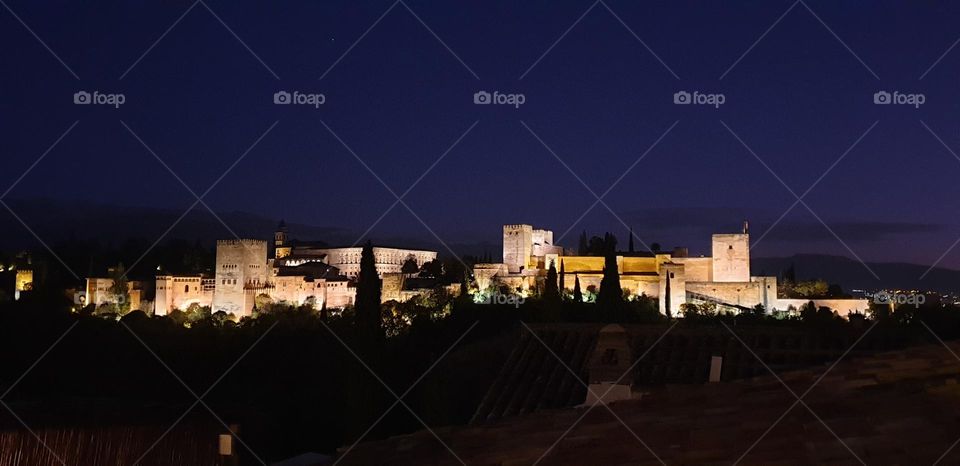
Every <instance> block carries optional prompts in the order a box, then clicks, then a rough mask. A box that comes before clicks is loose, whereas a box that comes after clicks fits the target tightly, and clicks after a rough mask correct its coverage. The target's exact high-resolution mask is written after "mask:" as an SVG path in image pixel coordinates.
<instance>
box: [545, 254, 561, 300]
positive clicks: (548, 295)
mask: <svg viewBox="0 0 960 466" xmlns="http://www.w3.org/2000/svg"><path fill="white" fill-rule="evenodd" d="M543 299H544V300H546V301H553V302H556V301H559V300H560V290H559V289H558V288H557V268H556V267H555V266H554V264H553V262H550V268H549V269H547V279H546V281H545V283H544V285H543Z"/></svg>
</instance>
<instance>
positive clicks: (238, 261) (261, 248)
mask: <svg viewBox="0 0 960 466" xmlns="http://www.w3.org/2000/svg"><path fill="white" fill-rule="evenodd" d="M216 267H217V269H216V276H215V281H214V291H213V307H212V312H219V311H223V312H226V313H227V314H233V315H235V316H237V317H244V316H248V315H250V314H251V313H252V312H253V304H254V298H255V297H256V294H255V293H251V291H255V290H257V289H258V288H261V287H266V286H267V285H268V283H269V279H268V278H269V276H270V268H269V266H268V264H267V242H266V241H261V240H252V239H243V240H220V241H217V264H216Z"/></svg>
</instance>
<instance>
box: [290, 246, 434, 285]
mask: <svg viewBox="0 0 960 466" xmlns="http://www.w3.org/2000/svg"><path fill="white" fill-rule="evenodd" d="M315 252H316V253H318V254H326V255H327V259H326V263H327V265H332V266H334V267H336V268H338V269H340V273H342V274H344V275H346V276H347V277H352V278H355V277H357V276H359V275H360V256H361V255H362V253H363V248H362V247H360V246H357V247H350V248H326V249H316V250H315ZM294 254H296V251H294ZM410 258H412V259H413V260H414V261H416V263H417V266H418V267H419V266H422V265H423V264H425V263H427V262H431V261H433V260H435V259H436V258H437V252H436V251H425V250H419V249H400V248H386V247H379V246H374V247H373V261H374V262H375V263H376V267H377V274H379V275H380V276H381V277H382V276H383V274H385V273H400V271H401V270H402V269H403V263H404V262H406V261H407V259H410Z"/></svg>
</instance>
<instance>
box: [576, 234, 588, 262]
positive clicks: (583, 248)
mask: <svg viewBox="0 0 960 466" xmlns="http://www.w3.org/2000/svg"><path fill="white" fill-rule="evenodd" d="M589 252H590V246H589V245H588V244H587V232H586V231H584V232H583V233H580V244H579V245H578V246H577V254H579V255H581V256H586V255H587V254H588V253H589Z"/></svg>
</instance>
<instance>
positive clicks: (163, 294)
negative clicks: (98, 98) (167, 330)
mask: <svg viewBox="0 0 960 466" xmlns="http://www.w3.org/2000/svg"><path fill="white" fill-rule="evenodd" d="M213 284H214V281H213V280H208V279H204V278H203V277H201V276H199V275H196V276H181V277H175V276H171V275H161V276H159V277H157V281H156V298H155V304H154V311H153V312H154V314H155V315H158V316H163V315H167V314H169V313H170V312H172V311H173V310H174V309H180V310H186V309H187V308H189V307H190V306H191V305H192V304H197V305H200V306H213V287H214V285H213Z"/></svg>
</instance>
